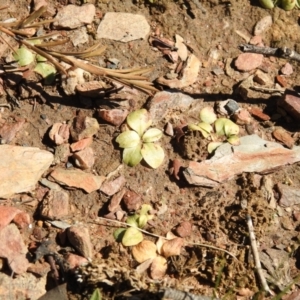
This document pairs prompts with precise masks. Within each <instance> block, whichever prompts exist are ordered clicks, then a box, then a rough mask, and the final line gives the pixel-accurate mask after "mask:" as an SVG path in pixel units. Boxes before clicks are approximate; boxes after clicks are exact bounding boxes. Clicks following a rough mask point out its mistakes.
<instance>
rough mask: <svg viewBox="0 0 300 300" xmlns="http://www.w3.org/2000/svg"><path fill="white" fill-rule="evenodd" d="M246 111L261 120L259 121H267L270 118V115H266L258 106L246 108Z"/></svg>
mask: <svg viewBox="0 0 300 300" xmlns="http://www.w3.org/2000/svg"><path fill="white" fill-rule="evenodd" d="M248 111H249V112H250V114H251V115H252V116H254V117H255V118H257V119H259V120H261V121H269V120H270V119H271V117H270V116H268V115H266V114H265V113H263V112H262V110H261V109H260V108H258V107H255V106H253V107H250V108H249V109H248Z"/></svg>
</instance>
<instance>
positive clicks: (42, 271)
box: [27, 261, 51, 277]
mask: <svg viewBox="0 0 300 300" xmlns="http://www.w3.org/2000/svg"><path fill="white" fill-rule="evenodd" d="M50 270H51V268H50V265H49V264H48V263H47V262H43V263H40V262H39V261H37V262H35V263H34V264H33V263H30V264H29V266H28V269H27V272H30V273H32V274H34V275H35V276H37V277H44V276H46V275H47V274H48V273H49V272H50Z"/></svg>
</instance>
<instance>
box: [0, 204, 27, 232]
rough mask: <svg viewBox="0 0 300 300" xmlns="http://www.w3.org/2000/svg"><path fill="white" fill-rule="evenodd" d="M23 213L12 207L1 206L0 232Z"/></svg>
mask: <svg viewBox="0 0 300 300" xmlns="http://www.w3.org/2000/svg"><path fill="white" fill-rule="evenodd" d="M21 212H22V211H21V210H19V209H17V208H15V207H11V206H0V230H1V229H3V228H4V227H5V226H7V225H8V224H9V223H10V222H11V221H12V220H13V219H14V218H15V217H16V216H17V215H18V214H19V213H21Z"/></svg>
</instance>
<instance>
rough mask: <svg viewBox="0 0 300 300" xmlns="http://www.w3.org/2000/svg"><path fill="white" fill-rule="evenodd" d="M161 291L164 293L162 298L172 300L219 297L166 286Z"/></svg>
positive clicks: (203, 299)
mask: <svg viewBox="0 0 300 300" xmlns="http://www.w3.org/2000/svg"><path fill="white" fill-rule="evenodd" d="M160 293H161V294H162V298H168V299H172V300H218V298H215V297H209V296H198V295H194V294H191V293H188V292H183V291H178V290H175V289H171V288H166V289H164V290H162V291H160Z"/></svg>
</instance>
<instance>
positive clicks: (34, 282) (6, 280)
mask: <svg viewBox="0 0 300 300" xmlns="http://www.w3.org/2000/svg"><path fill="white" fill-rule="evenodd" d="M0 282H1V285H0V299H11V300H12V299H40V297H41V296H42V295H43V294H45V293H46V282H47V277H46V276H45V277H40V278H36V277H35V276H34V275H33V274H30V273H25V274H23V275H19V276H17V277H16V278H14V277H12V276H8V275H6V274H5V273H2V272H1V273H0Z"/></svg>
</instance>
